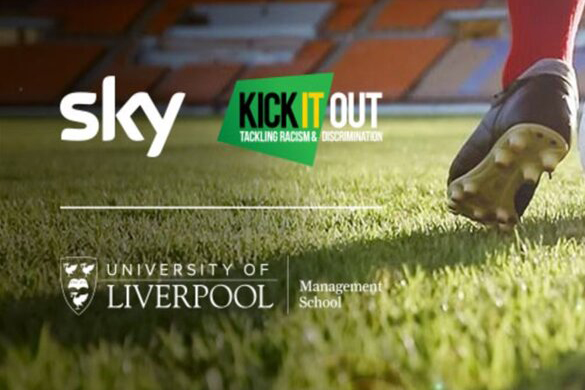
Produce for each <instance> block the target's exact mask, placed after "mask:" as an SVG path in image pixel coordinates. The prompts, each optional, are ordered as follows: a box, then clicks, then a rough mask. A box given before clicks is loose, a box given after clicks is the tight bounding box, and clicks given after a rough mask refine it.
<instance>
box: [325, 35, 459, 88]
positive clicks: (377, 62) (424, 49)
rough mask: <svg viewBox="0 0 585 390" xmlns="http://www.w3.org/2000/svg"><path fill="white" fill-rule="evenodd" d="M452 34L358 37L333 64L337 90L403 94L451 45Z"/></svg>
mask: <svg viewBox="0 0 585 390" xmlns="http://www.w3.org/2000/svg"><path fill="white" fill-rule="evenodd" d="M449 44H450V39H448V38H423V39H369V40H364V41H358V42H356V43H355V44H353V46H351V47H350V48H349V49H348V51H347V52H346V53H345V54H344V55H343V56H342V58H341V59H340V60H339V61H338V62H337V63H336V64H334V65H333V67H332V68H331V71H333V72H334V73H335V77H334V78H333V91H340V92H365V91H372V92H382V93H383V100H395V99H398V98H400V97H402V96H403V95H404V94H405V93H406V92H407V91H408V90H409V89H410V88H411V87H412V86H413V85H414V84H415V83H416V82H417V80H419V78H420V77H421V75H422V74H423V73H424V72H425V70H427V69H428V67H429V66H430V65H431V64H432V63H433V62H434V61H435V60H436V59H437V58H438V57H439V56H440V55H441V54H442V53H443V52H444V51H445V50H446V49H447V47H448V46H449Z"/></svg>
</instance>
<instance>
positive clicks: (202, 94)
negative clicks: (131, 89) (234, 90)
mask: <svg viewBox="0 0 585 390" xmlns="http://www.w3.org/2000/svg"><path fill="white" fill-rule="evenodd" d="M241 69H242V66H241V65H238V64H213V63H209V64H197V65H188V66H184V67H181V68H179V69H177V70H175V71H172V72H171V73H170V74H169V75H168V76H167V77H165V78H164V80H162V81H161V83H160V84H158V85H157V86H156V87H155V88H154V90H153V95H154V98H155V100H157V101H161V102H168V101H169V99H170V98H171V96H172V95H173V94H174V93H176V92H185V94H186V97H185V102H186V103H190V104H213V103H214V102H215V100H216V99H217V98H219V96H220V94H221V93H222V92H223V91H224V90H225V89H226V88H227V87H228V86H229V85H230V83H233V82H234V81H235V78H236V76H237V74H238V72H240V70H241Z"/></svg>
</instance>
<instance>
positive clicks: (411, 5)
mask: <svg viewBox="0 0 585 390" xmlns="http://www.w3.org/2000/svg"><path fill="white" fill-rule="evenodd" d="M482 2H483V0H392V1H391V2H390V3H389V4H388V5H387V6H386V7H385V8H384V10H382V12H381V13H380V16H379V17H378V19H377V20H376V22H375V23H374V28H375V29H378V30H382V29H416V28H424V27H427V26H428V25H430V24H431V23H432V22H433V21H434V20H435V19H437V17H439V16H440V15H441V14H442V13H443V12H444V11H446V10H449V9H458V8H475V7H478V6H479V5H481V3H482Z"/></svg>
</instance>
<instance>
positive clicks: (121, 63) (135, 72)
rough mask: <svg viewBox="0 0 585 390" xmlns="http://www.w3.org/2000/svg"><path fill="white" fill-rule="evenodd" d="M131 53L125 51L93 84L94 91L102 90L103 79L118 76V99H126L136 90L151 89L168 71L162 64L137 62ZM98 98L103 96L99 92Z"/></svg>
mask: <svg viewBox="0 0 585 390" xmlns="http://www.w3.org/2000/svg"><path fill="white" fill-rule="evenodd" d="M130 58H131V53H129V52H124V53H123V54H122V55H120V56H119V57H118V59H117V60H116V61H114V62H113V63H112V64H111V65H110V66H109V67H108V68H107V69H106V71H105V72H104V73H103V74H102V75H101V76H100V77H98V78H97V79H96V80H95V81H94V83H93V84H92V88H91V89H92V91H95V92H101V84H102V80H103V78H104V77H106V76H110V75H111V76H116V99H118V100H120V101H124V100H127V99H129V98H130V96H132V95H133V94H135V93H136V92H142V91H150V89H151V88H152V87H153V86H154V84H155V83H156V82H157V81H159V80H161V78H162V77H163V75H164V74H165V73H166V72H167V71H168V69H167V68H165V67H162V66H149V65H140V64H135V63H133V62H131V61H130ZM98 98H101V96H100V94H99V93H98Z"/></svg>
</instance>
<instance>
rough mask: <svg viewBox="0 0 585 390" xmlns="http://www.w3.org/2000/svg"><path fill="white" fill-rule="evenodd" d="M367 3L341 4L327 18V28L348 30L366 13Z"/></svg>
mask: <svg viewBox="0 0 585 390" xmlns="http://www.w3.org/2000/svg"><path fill="white" fill-rule="evenodd" d="M368 7H369V5H367V4H365V5H364V4H355V5H354V4H340V5H338V6H337V8H336V9H335V11H333V14H332V15H331V16H330V17H329V19H328V20H327V30H329V31H336V32H338V31H348V30H350V29H351V28H353V27H355V25H356V24H357V23H358V21H359V20H360V19H361V18H362V17H363V16H364V15H365V13H366V11H367V9H368Z"/></svg>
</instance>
